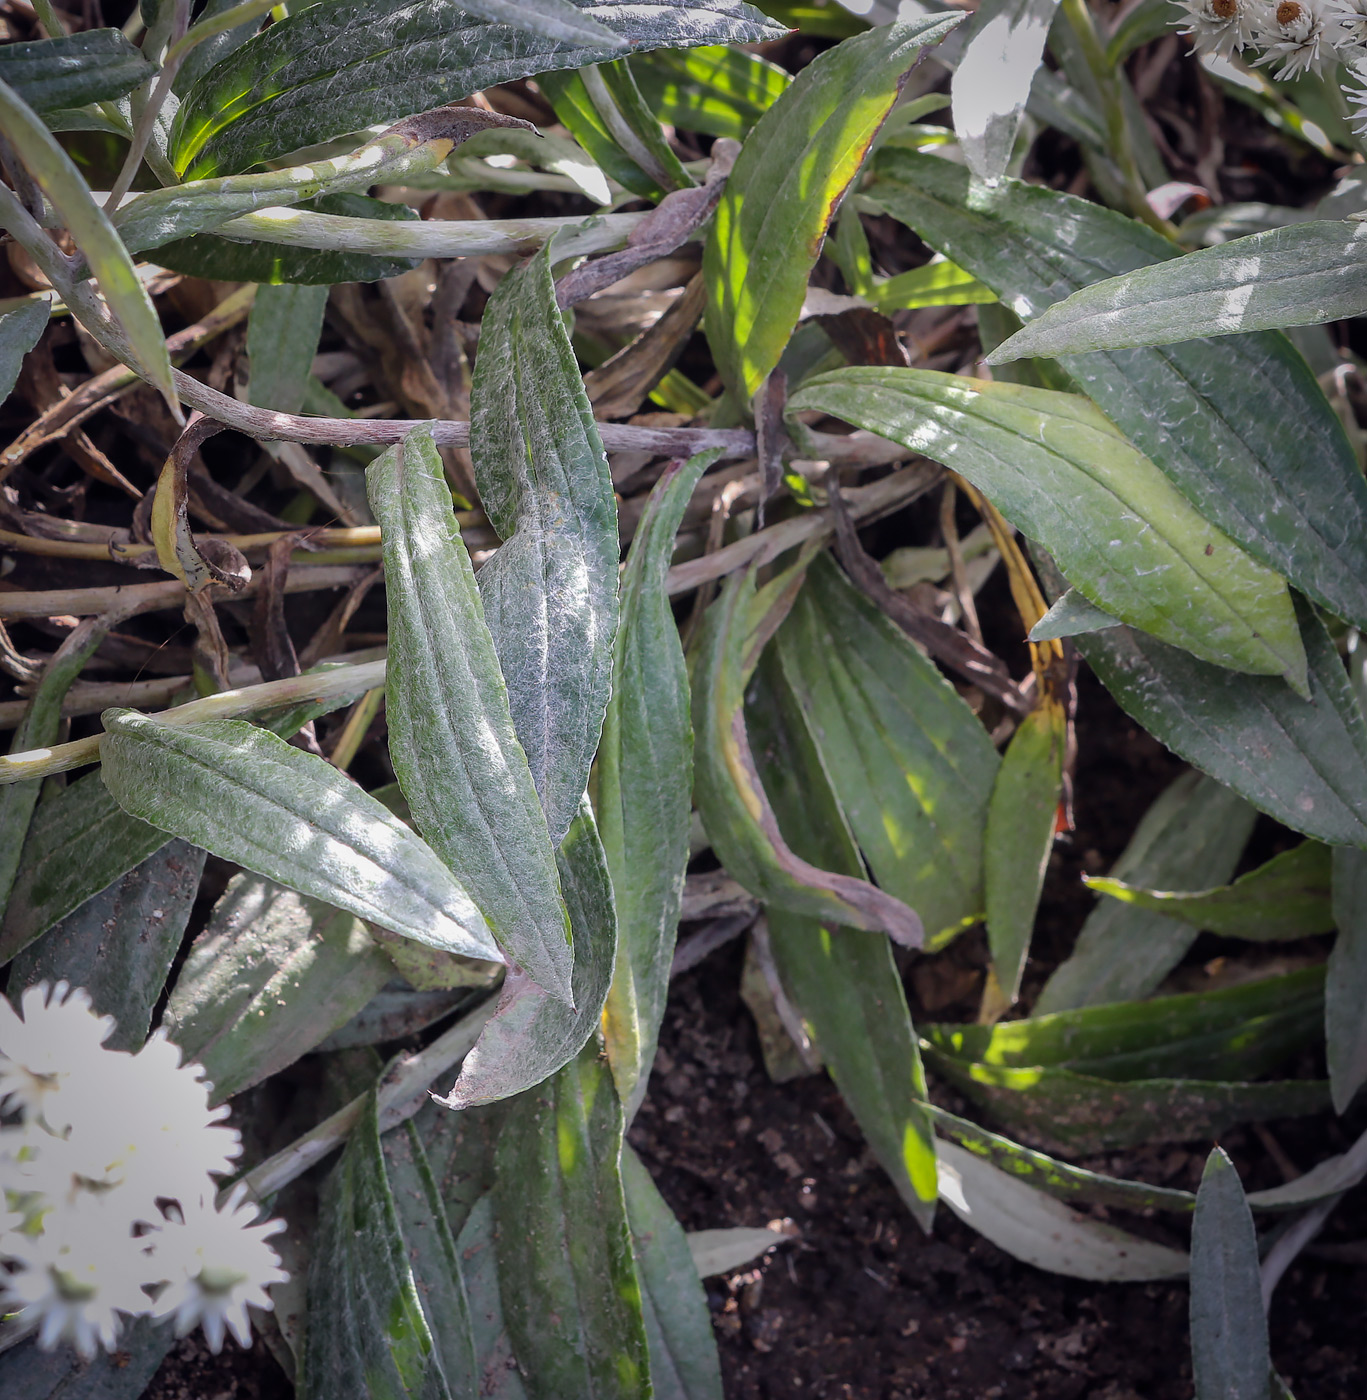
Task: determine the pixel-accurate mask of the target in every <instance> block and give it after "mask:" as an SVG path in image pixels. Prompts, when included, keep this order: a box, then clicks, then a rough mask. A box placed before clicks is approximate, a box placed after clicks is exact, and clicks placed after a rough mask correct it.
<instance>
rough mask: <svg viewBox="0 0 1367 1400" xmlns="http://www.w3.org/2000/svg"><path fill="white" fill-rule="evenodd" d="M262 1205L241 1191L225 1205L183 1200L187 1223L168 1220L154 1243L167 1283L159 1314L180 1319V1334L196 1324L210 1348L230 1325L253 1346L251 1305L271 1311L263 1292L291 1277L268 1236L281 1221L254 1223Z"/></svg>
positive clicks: (219, 1346) (280, 1227) (220, 1341)
mask: <svg viewBox="0 0 1367 1400" xmlns="http://www.w3.org/2000/svg"><path fill="white" fill-rule="evenodd" d="M257 1215H258V1208H257V1206H256V1204H255V1203H254V1202H251V1201H249V1200H247V1198H246V1192H245V1191H244V1190H240V1189H239V1190H238V1191H236V1192H234V1193H233V1195H232V1196H231V1197H230V1198H229V1199H228V1201H227V1203H226V1204H225V1206H224V1207H223V1209H221V1210H215V1209H214V1207H213V1204H212V1203H211V1202H210V1201H209V1200H207V1199H206V1198H200V1199H198V1200H196V1201H194V1202H193V1203H185V1207H184V1221H183V1223H177V1222H175V1221H168V1222H167V1224H166V1226H165V1228H164V1230H163V1231H162V1232H161V1237H160V1239H159V1241H158V1245H157V1264H158V1269H159V1272H164V1274H165V1277H166V1278H167V1280H168V1287H167V1288H166V1291H165V1292H164V1293H163V1294H162V1295H161V1296H160V1297H159V1298H158V1299H157V1316H158V1317H171V1316H174V1317H175V1322H176V1335H177V1336H178V1337H183V1336H184V1335H185V1334H186V1333H187V1332H189V1331H190V1329H191V1328H192V1327H194V1326H195V1324H196V1323H198V1324H199V1325H200V1326H202V1327H203V1328H204V1336H205V1339H206V1340H207V1341H208V1343H209V1348H210V1350H211V1351H215V1352H217V1351H220V1350H221V1349H222V1347H223V1336H224V1331H225V1329H226V1330H228V1331H231V1332H232V1334H233V1336H234V1337H236V1338H237V1341H238V1343H239V1345H241V1346H244V1347H245V1346H250V1345H251V1338H252V1333H251V1323H250V1321H249V1319H248V1316H247V1309H248V1307H254V1308H261V1309H263V1310H267V1311H269V1309H270V1308H271V1307H272V1306H273V1304H272V1302H271V1299H270V1295H269V1294H268V1293H267V1292H266V1289H267V1288H269V1287H270V1286H271V1284H275V1283H284V1282H285V1281H286V1280H287V1279H288V1278H289V1275H288V1274H287V1273H286V1272H285V1271H284V1270H283V1269H282V1268H281V1267H280V1256H279V1255H278V1254H277V1253H276V1252H275V1250H274V1248H273V1247H272V1246H271V1245H270V1244H269V1243H267V1240H268V1237H269V1236H271V1235H273V1234H275V1233H276V1232H277V1231H278V1230H283V1229H284V1228H285V1222H284V1221H283V1220H270V1221H266V1222H265V1223H264V1224H259V1223H257Z"/></svg>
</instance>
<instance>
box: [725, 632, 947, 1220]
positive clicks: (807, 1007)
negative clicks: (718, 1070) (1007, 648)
mask: <svg viewBox="0 0 1367 1400" xmlns="http://www.w3.org/2000/svg"><path fill="white" fill-rule="evenodd" d="M751 714H752V723H753V724H754V726H755V736H756V744H757V749H758V753H759V763H760V771H761V773H762V774H763V777H764V781H765V783H766V786H767V787H768V788H769V790H770V791H772V793H773V799H774V803H775V814H776V815H777V816H778V818H779V820H780V821H781V823H782V825H783V830H784V835H785V836H786V837H787V838H788V839H789V840H790V841H791V842H792V843H793V848H794V850H796V851H797V852H798V853H800V854H802V855H803V856H805V857H809V858H810V859H812V860H814V861H820V862H821V864H822V865H823V866H825V867H827V868H828V869H829V868H833V869H835V870H839V871H841V872H843V873H848V874H851V875H857V874H859V873H860V872H861V871H862V862H861V861H860V858H859V851H858V849H857V848H856V846H855V845H854V842H853V840H852V839H851V837H850V834H849V830H848V828H847V827H846V825H845V820H844V815H843V813H842V812H841V809H840V807H839V806H838V805H837V802H836V796H835V794H834V793H833V792H832V790H831V787H830V785H829V784H828V782H827V780H826V778H825V775H824V773H823V771H822V763H821V758H820V757H819V755H818V753H817V747H816V742H815V739H814V735H813V733H812V731H811V729H810V728H809V727H808V722H807V719H806V717H805V715H804V713H803V711H802V710H801V709H800V708H799V706H798V703H797V700H796V698H795V696H794V695H793V693H792V691H791V690H790V689H789V688H788V685H787V683H786V680H785V678H784V671H783V669H781V668H780V666H779V665H778V661H777V658H776V657H766V658H765V660H764V662H763V663H762V669H761V671H760V680H759V684H758V686H757V688H756V692H755V701H754V704H753V705H752V707H751ZM769 943H770V947H771V948H772V950H773V955H774V961H775V963H776V965H777V967H778V970H779V975H780V977H781V979H782V982H783V985H784V988H785V989H786V991H787V992H788V995H789V996H790V997H791V999H792V1001H793V1003H794V1005H795V1006H796V1008H797V1010H798V1012H799V1014H800V1015H801V1016H802V1018H803V1020H804V1021H805V1022H806V1023H807V1025H808V1026H809V1027H810V1028H811V1032H812V1035H813V1037H814V1039H815V1040H816V1042H817V1044H818V1045H819V1047H820V1050H821V1053H822V1056H823V1058H824V1059H825V1061H826V1064H827V1065H828V1066H829V1068H830V1071H831V1075H832V1077H833V1078H834V1079H835V1082H836V1083H837V1084H838V1085H839V1087H840V1092H841V1094H842V1096H843V1097H844V1099H845V1102H846V1103H847V1104H848V1105H849V1107H850V1111H851V1112H852V1113H853V1114H854V1116H855V1119H856V1121H857V1122H858V1123H859V1126H860V1129H861V1130H862V1131H863V1133H864V1136H865V1137H866V1138H867V1139H868V1142H869V1146H870V1147H871V1148H872V1149H873V1153H874V1156H875V1157H877V1158H878V1161H879V1163H880V1164H881V1165H882V1167H883V1169H884V1171H886V1172H887V1173H888V1176H889V1177H890V1178H891V1180H892V1183H893V1185H894V1186H895V1187H896V1189H897V1194H898V1195H899V1196H901V1198H902V1200H903V1201H904V1202H905V1203H906V1206H907V1208H908V1209H909V1210H910V1211H911V1212H912V1214H913V1215H914V1216H915V1217H916V1219H917V1220H918V1221H919V1222H920V1223H921V1225H922V1227H923V1228H925V1229H929V1228H930V1225H931V1222H932V1221H933V1220H934V1216H935V1195H936V1186H935V1145H934V1137H933V1135H932V1132H931V1128H930V1123H929V1120H928V1119H927V1117H926V1115H925V1112H924V1110H923V1105H924V1103H925V1099H926V1080H925V1073H924V1071H923V1070H922V1068H921V1056H920V1053H919V1051H918V1049H917V1045H916V1035H915V1032H914V1031H913V1029H912V1025H911V1017H910V1015H909V1013H908V1011H907V1003H906V995H905V993H904V992H903V990H902V981H901V977H900V975H899V974H898V971H897V965H896V963H895V962H894V961H893V958H892V948H891V946H890V945H889V943H888V940H887V939H886V938H884V937H883V936H882V935H881V934H878V933H866V932H862V931H859V930H855V929H842V928H837V927H834V926H828V927H822V925H821V924H819V923H817V922H816V921H814V920H812V919H810V918H804V917H802V916H801V915H797V914H792V913H789V912H786V911H784V910H782V909H779V908H777V907H771V908H770V910H769Z"/></svg>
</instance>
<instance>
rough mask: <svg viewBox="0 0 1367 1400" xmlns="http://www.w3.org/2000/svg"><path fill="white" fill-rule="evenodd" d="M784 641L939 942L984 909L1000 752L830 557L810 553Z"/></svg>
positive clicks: (846, 771) (798, 685)
mask: <svg viewBox="0 0 1367 1400" xmlns="http://www.w3.org/2000/svg"><path fill="white" fill-rule="evenodd" d="M776 644H777V646H778V652H779V656H780V658H781V660H782V665H783V673H784V677H785V680H786V682H787V684H788V685H789V686H791V687H792V690H793V692H794V695H795V697H796V699H797V701H798V703H799V704H800V705H801V707H802V711H803V714H804V715H805V717H806V722H807V724H808V725H810V727H811V731H812V735H813V738H814V740H815V742H816V746H817V748H818V749H819V750H820V753H821V762H822V765H823V767H824V770H825V773H826V776H827V779H828V780H829V783H830V786H831V788H832V789H833V790H834V794H835V798H836V800H837V801H838V802H839V804H840V807H841V809H842V810H843V812H844V814H845V818H846V819H847V820H848V822H849V826H850V829H851V831H852V832H853V834H854V837H855V840H856V841H857V842H858V843H859V846H860V848H861V849H862V850H863V852H864V856H865V858H866V859H867V860H868V863H869V868H870V869H871V870H872V872H873V874H874V877H875V878H876V879H877V880H878V883H879V885H880V886H881V887H882V888H883V889H885V890H887V891H888V893H889V894H892V895H895V896H896V897H897V898H898V899H900V900H902V901H904V902H905V903H906V904H909V905H910V906H911V907H912V908H913V909H915V910H916V912H917V913H918V914H919V915H920V916H921V920H922V922H923V923H924V924H925V926H926V929H927V932H928V934H929V941H930V944H931V946H932V947H933V946H935V944H936V943H937V941H941V942H942V941H944V940H945V939H946V938H948V937H950V936H952V935H953V934H955V933H957V932H958V931H959V930H960V929H961V928H962V927H963V926H964V925H965V924H966V923H969V922H971V921H972V920H974V919H976V918H979V917H981V915H982V911H983V865H982V859H983V824H984V822H985V821H986V819H987V811H988V797H989V795H990V794H991V792H992V784H993V780H994V779H995V778H996V775H997V770H998V766H999V760H998V758H997V751H996V750H995V749H994V748H993V747H992V741H991V740H990V739H989V738H988V736H987V733H986V731H985V730H984V729H983V727H982V724H981V723H980V722H979V720H978V718H977V716H976V715H974V714H973V712H972V711H971V710H970V709H969V708H968V705H967V704H966V703H965V702H964V701H963V700H962V699H961V698H960V697H959V694H958V692H957V691H956V690H955V689H954V687H953V686H951V685H950V684H949V682H948V681H947V680H945V678H944V677H943V676H942V675H941V674H940V672H939V670H938V669H937V668H936V667H935V665H934V664H933V663H932V662H930V661H928V660H927V659H926V658H925V657H924V656H923V655H922V654H921V653H920V652H919V651H918V650H917V649H916V648H915V647H914V646H912V645H911V643H910V642H909V641H908V640H907V638H906V635H905V634H904V633H903V632H902V631H901V630H900V629H899V628H898V627H896V626H895V625H894V624H893V623H892V622H890V621H889V620H888V618H887V617H885V616H884V615H883V613H881V612H880V611H879V610H878V608H876V607H875V606H874V605H873V604H872V603H870V602H869V601H868V600H867V599H866V598H865V597H864V596H863V594H861V593H859V592H858V591H857V590H856V589H855V588H854V587H853V585H852V584H850V583H849V581H848V580H847V579H846V578H845V576H844V574H843V573H841V572H840V570H839V569H838V568H837V567H836V566H835V564H834V562H833V561H832V560H831V559H830V557H829V556H825V555H823V556H821V557H820V558H818V559H817V560H815V561H814V562H813V564H812V566H811V568H810V569H809V571H808V577H807V582H806V584H805V585H804V586H803V589H802V592H801V593H800V594H799V595H798V598H797V601H796V603H795V604H794V605H793V610H792V612H791V613H790V614H789V616H788V618H787V620H786V621H785V622H784V624H783V625H782V626H781V627H780V628H779V630H778V633H777V635H776ZM766 786H767V784H766ZM782 824H783V822H782V819H780V825H782ZM846 873H857V872H849V871H847V872H846Z"/></svg>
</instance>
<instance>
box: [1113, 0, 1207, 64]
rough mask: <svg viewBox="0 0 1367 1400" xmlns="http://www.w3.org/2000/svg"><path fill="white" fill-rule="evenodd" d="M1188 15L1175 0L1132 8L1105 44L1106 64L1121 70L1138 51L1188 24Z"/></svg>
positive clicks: (1145, 2)
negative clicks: (1125, 62)
mask: <svg viewBox="0 0 1367 1400" xmlns="http://www.w3.org/2000/svg"><path fill="white" fill-rule="evenodd" d="M1186 19H1187V12H1186V11H1185V10H1184V9H1183V8H1182V6H1181V5H1179V4H1177V3H1176V0H1140V3H1139V4H1137V5H1131V6H1130V7H1129V9H1127V10H1126V11H1125V12H1124V13H1123V14H1122V15H1121V17H1120V20H1119V23H1117V24H1116V26H1115V28H1114V29H1112V30H1111V34H1110V38H1109V39H1108V40H1107V42H1106V60H1107V62H1109V63H1110V64H1111V65H1112V66H1114V67H1118V66H1119V65H1120V64H1122V63H1124V61H1125V60H1126V59H1127V58H1128V57H1129V56H1130V55H1131V54H1132V53H1133V52H1134V51H1135V50H1136V49H1139V48H1143V46H1144V45H1145V44H1151V43H1153V41H1154V40H1155V39H1162V38H1164V37H1165V36H1166V35H1168V34H1170V33H1171V32H1172V26H1173V25H1174V24H1177V23H1180V22H1185V21H1186Z"/></svg>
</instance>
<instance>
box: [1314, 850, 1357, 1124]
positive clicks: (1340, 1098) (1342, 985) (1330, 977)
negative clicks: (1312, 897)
mask: <svg viewBox="0 0 1367 1400" xmlns="http://www.w3.org/2000/svg"><path fill="white" fill-rule="evenodd" d="M1334 920H1335V922H1336V923H1337V924H1338V936H1337V937H1336V938H1335V940H1334V948H1333V951H1332V952H1331V953H1330V954H1329V967H1328V970H1327V972H1326V975H1325V981H1324V1030H1325V1040H1326V1042H1327V1046H1326V1056H1327V1058H1328V1061H1329V1083H1330V1086H1331V1088H1332V1089H1333V1093H1334V1108H1335V1110H1336V1111H1337V1112H1339V1113H1343V1112H1344V1111H1345V1110H1346V1109H1347V1108H1348V1105H1349V1104H1350V1103H1352V1101H1353V1098H1354V1096H1355V1095H1356V1093H1357V1091H1358V1090H1359V1089H1360V1088H1361V1087H1362V1085H1363V1083H1364V1082H1365V1081H1367V1015H1364V1014H1363V1007H1364V1006H1367V854H1364V853H1363V852H1362V851H1352V850H1346V849H1343V848H1340V849H1338V850H1336V851H1335V852H1334Z"/></svg>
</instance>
